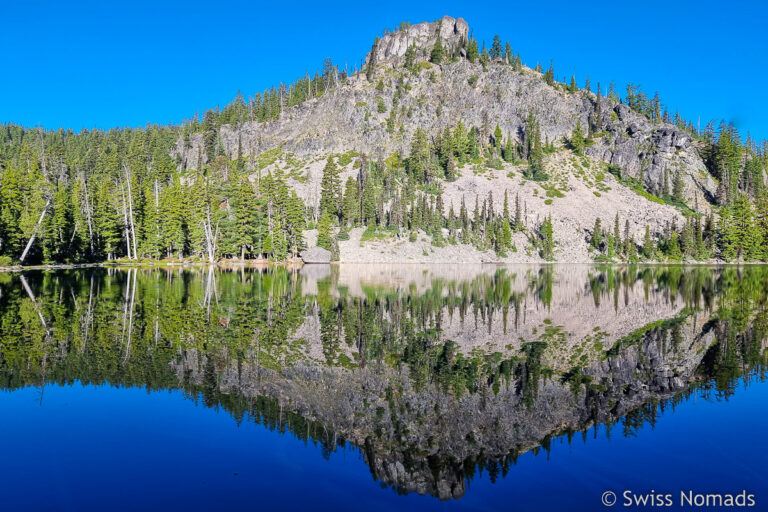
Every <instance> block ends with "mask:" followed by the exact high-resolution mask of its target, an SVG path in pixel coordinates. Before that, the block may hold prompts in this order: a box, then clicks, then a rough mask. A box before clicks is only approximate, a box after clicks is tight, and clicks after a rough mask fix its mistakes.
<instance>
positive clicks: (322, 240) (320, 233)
mask: <svg viewBox="0 0 768 512" xmlns="http://www.w3.org/2000/svg"><path fill="white" fill-rule="evenodd" d="M331 223H332V221H331V216H330V214H329V213H328V212H325V211H324V212H323V214H322V215H321V216H320V221H319V222H318V223H317V246H318V247H322V248H323V249H328V250H329V251H330V250H331V247H332V246H333V232H332V230H331V229H332V228H331Z"/></svg>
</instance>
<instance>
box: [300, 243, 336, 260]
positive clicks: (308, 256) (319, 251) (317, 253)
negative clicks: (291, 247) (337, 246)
mask: <svg viewBox="0 0 768 512" xmlns="http://www.w3.org/2000/svg"><path fill="white" fill-rule="evenodd" d="M300 256H301V260H302V261H303V262H304V263H330V262H331V251H329V250H327V249H323V248H322V247H312V248H310V249H306V250H304V251H301V254H300Z"/></svg>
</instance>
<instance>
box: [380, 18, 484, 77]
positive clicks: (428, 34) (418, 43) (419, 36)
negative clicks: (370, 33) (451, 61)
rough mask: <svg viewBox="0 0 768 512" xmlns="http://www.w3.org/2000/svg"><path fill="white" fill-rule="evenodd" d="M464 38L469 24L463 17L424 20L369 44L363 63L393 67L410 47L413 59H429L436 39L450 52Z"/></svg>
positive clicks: (398, 64) (458, 45)
mask: <svg viewBox="0 0 768 512" xmlns="http://www.w3.org/2000/svg"><path fill="white" fill-rule="evenodd" d="M468 35H469V25H467V22H466V21H464V19H463V18H459V19H453V18H451V17H450V16H443V17H442V18H441V19H439V20H437V21H434V22H432V23H429V22H426V21H425V22H423V23H419V24H418V25H410V26H408V27H404V28H403V29H402V30H398V31H396V32H391V33H389V34H387V35H385V36H384V37H382V38H381V39H379V40H378V41H377V42H376V44H374V45H373V48H372V49H371V51H370V52H369V53H368V55H367V56H366V59H365V62H366V64H367V63H370V62H373V63H374V64H376V65H377V66H381V65H386V66H390V67H392V68H395V67H398V66H400V65H401V64H402V63H403V62H405V52H406V50H408V48H409V47H411V46H414V47H415V48H416V50H417V51H416V58H417V60H423V59H424V57H428V56H429V54H430V52H431V50H432V47H433V46H434V45H435V42H436V41H437V39H438V37H439V38H440V42H441V44H442V45H443V46H444V47H445V48H446V50H447V51H448V52H449V53H450V52H452V51H453V50H455V49H457V48H459V47H460V46H461V45H462V43H463V42H464V41H466V40H467V36H468Z"/></svg>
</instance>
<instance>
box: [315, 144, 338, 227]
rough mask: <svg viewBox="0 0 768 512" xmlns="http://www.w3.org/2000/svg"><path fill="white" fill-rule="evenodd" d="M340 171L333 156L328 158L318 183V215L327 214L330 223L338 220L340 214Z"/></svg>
mask: <svg viewBox="0 0 768 512" xmlns="http://www.w3.org/2000/svg"><path fill="white" fill-rule="evenodd" d="M340 174H341V171H340V170H339V168H338V167H337V166H336V163H335V162H334V160H333V156H329V157H328V160H327V161H326V163H325V168H324V169H323V178H322V180H321V182H320V215H322V214H323V213H328V215H329V216H330V217H331V219H333V220H332V222H333V221H335V220H336V219H338V218H339V216H340V213H341V209H340V206H341V178H340Z"/></svg>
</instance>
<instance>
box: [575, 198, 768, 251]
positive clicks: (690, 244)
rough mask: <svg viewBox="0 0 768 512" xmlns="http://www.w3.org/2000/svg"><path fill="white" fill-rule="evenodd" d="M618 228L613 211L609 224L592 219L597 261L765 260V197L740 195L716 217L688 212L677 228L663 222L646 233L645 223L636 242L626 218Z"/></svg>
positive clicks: (767, 203)
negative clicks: (657, 231)
mask: <svg viewBox="0 0 768 512" xmlns="http://www.w3.org/2000/svg"><path fill="white" fill-rule="evenodd" d="M623 228H624V229H623V231H622V229H621V222H620V218H619V215H618V214H616V217H615V219H614V222H613V228H612V229H608V228H606V227H605V224H604V222H603V221H602V219H600V218H598V219H596V221H595V224H594V226H593V228H592V231H591V233H590V244H591V247H592V249H594V250H595V251H596V253H597V258H596V259H598V260H607V261H610V260H613V259H614V258H617V259H625V260H627V261H630V262H633V261H641V260H642V261H654V260H659V261H664V260H671V261H681V260H708V259H711V258H716V257H719V258H722V259H724V260H725V261H734V260H741V261H766V260H768V246H767V245H766V243H765V242H766V241H768V196H766V195H765V194H763V195H761V196H760V198H759V199H758V201H757V203H756V204H754V205H753V204H752V202H750V201H749V199H748V198H747V196H746V195H745V194H740V195H739V196H738V197H737V198H736V200H735V201H734V203H733V204H731V205H726V206H723V207H721V208H720V209H719V218H718V219H717V220H716V219H715V216H714V214H712V213H710V214H709V215H707V216H703V215H697V214H691V215H689V216H687V217H686V219H685V223H684V224H683V225H682V226H677V225H676V224H675V223H674V222H672V223H669V222H667V223H666V224H665V226H664V229H663V231H662V233H660V234H658V236H656V235H652V234H651V231H650V226H648V225H646V227H645V234H644V236H643V239H642V240H636V239H635V237H634V235H630V232H629V219H625V220H624V226H623Z"/></svg>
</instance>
